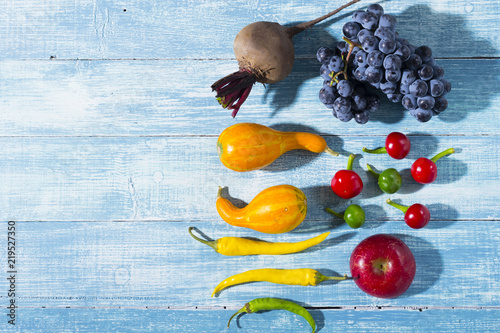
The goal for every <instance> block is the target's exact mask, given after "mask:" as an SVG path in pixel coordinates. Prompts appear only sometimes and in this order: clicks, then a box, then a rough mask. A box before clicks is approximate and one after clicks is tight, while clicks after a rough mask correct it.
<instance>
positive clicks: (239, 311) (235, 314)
mask: <svg viewBox="0 0 500 333" xmlns="http://www.w3.org/2000/svg"><path fill="white" fill-rule="evenodd" d="M243 312H247V310H246V306H244V307H242V308H241V309H239V310H238V311H237V312H235V313H234V314H233V315H232V316H231V318H229V321H228V322H227V328H229V324H230V323H231V320H233V318H234V317H236V316H237V315H239V314H240V313H243Z"/></svg>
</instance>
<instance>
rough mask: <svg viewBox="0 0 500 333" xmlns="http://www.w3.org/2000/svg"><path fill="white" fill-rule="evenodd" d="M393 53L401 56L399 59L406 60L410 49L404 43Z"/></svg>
mask: <svg viewBox="0 0 500 333" xmlns="http://www.w3.org/2000/svg"><path fill="white" fill-rule="evenodd" d="M394 54H395V55H397V56H399V57H400V58H401V61H406V60H408V58H410V55H411V51H410V48H409V47H408V46H406V45H404V44H403V45H401V46H400V47H398V48H397V49H396V51H394Z"/></svg>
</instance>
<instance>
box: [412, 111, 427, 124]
mask: <svg viewBox="0 0 500 333" xmlns="http://www.w3.org/2000/svg"><path fill="white" fill-rule="evenodd" d="M412 111H413V112H411V111H410V114H411V115H412V116H414V117H415V118H416V119H417V120H418V121H420V122H422V123H425V122H428V121H429V120H431V118H432V112H431V110H424V109H420V108H416V109H415V110H412Z"/></svg>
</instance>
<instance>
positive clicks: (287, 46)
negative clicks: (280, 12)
mask: <svg viewBox="0 0 500 333" xmlns="http://www.w3.org/2000/svg"><path fill="white" fill-rule="evenodd" d="M358 1H360V0H353V1H351V2H349V3H347V4H345V5H343V6H341V7H339V8H338V9H336V10H334V11H332V12H330V13H328V14H326V15H323V16H321V17H319V18H317V19H315V20H312V21H309V22H304V23H301V24H298V25H295V26H292V27H284V26H282V25H281V24H279V23H275V22H265V21H261V22H254V23H251V24H249V25H247V26H246V27H244V28H243V29H241V31H240V32H239V33H238V34H237V35H236V38H235V39H234V45H233V48H234V54H235V56H236V60H237V61H238V65H239V68H240V69H239V70H238V71H237V72H234V73H232V74H229V75H228V76H226V77H224V78H222V79H220V80H218V81H217V82H215V83H214V84H212V91H216V92H217V95H216V98H217V100H218V101H219V104H221V105H222V107H223V108H227V109H229V110H233V112H232V114H231V115H232V116H233V118H234V117H235V116H236V114H237V113H238V110H239V109H240V107H241V105H242V104H243V102H245V100H246V99H247V97H248V95H249V94H250V91H251V90H252V86H253V85H254V83H255V82H260V83H276V82H279V81H281V80H283V79H284V78H286V77H287V76H288V74H290V72H291V71H292V67H293V63H294V59H295V51H294V46H293V41H292V38H293V36H295V35H296V34H298V33H299V32H301V31H304V30H305V29H307V28H310V27H312V26H313V25H315V24H316V23H318V22H321V21H323V20H325V19H327V18H329V17H330V16H332V15H334V14H336V13H338V12H339V11H341V10H342V9H344V8H346V7H349V6H351V5H352V4H355V3H356V2H358Z"/></svg>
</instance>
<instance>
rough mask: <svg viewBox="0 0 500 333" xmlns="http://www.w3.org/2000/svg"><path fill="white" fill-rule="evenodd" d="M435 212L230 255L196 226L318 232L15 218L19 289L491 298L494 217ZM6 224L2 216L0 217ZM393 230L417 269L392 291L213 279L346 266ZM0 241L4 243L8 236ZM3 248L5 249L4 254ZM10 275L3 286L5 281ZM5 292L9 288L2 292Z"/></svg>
mask: <svg viewBox="0 0 500 333" xmlns="http://www.w3.org/2000/svg"><path fill="white" fill-rule="evenodd" d="M485 223H488V222H485V221H454V222H449V221H433V222H432V223H431V225H430V226H429V227H428V228H425V229H420V230H413V229H410V228H408V227H407V226H406V225H405V224H404V223H403V222H401V221H390V222H383V223H381V222H373V221H368V222H367V223H366V226H365V227H363V228H361V229H357V230H353V229H350V228H348V227H346V226H345V225H336V224H334V223H332V224H331V225H330V226H328V227H325V228H323V230H331V234H330V236H329V237H328V239H327V240H325V242H324V243H322V244H320V245H318V246H317V247H316V248H311V249H310V250H307V251H304V252H301V253H297V254H293V255H285V256H246V257H227V256H222V255H220V254H217V253H216V252H214V251H213V250H212V249H211V248H209V247H207V246H206V245H204V244H201V243H198V242H196V241H195V240H194V239H192V238H191V237H190V236H189V234H188V232H187V229H188V227H189V226H193V227H196V228H197V229H198V230H200V231H201V232H202V233H203V234H206V235H207V237H210V238H213V239H218V238H220V237H223V236H240V237H258V238H260V239H263V240H268V241H292V242H295V241H300V240H303V239H306V238H309V237H311V236H313V235H317V234H318V232H319V231H316V232H303V233H294V232H292V233H288V234H282V235H262V234H256V233H253V232H250V231H246V230H242V229H238V228H235V227H232V226H229V225H227V224H226V223H224V222H221V221H216V222H194V221H186V222H178V223H163V222H99V223H97V222H76V221H70V222H57V221H51V222H16V225H15V227H16V270H17V275H16V281H17V282H16V283H17V285H16V290H17V293H16V297H17V304H19V306H22V307H23V308H26V307H35V308H40V307H49V308H50V307H66V306H68V307H77V308H79V307H98V308H115V307H149V308H155V307H167V306H168V307H175V308H180V309H185V308H187V307H194V306H198V307H200V306H201V307H204V306H212V307H213V306H218V307H223V306H233V307H234V306H240V305H241V304H244V303H245V302H247V301H248V300H250V299H253V298H257V297H281V298H287V299H294V300H296V301H299V302H305V303H306V304H308V306H314V307H343V306H403V307H404V306H416V307H488V306H497V307H498V305H499V304H498V299H499V296H500V284H499V281H500V279H499V272H500V261H499V260H498V258H499V250H500V248H499V244H500V243H499V236H498V235H499V234H500V224H499V223H498V221H494V222H489V223H488V226H487V228H486V226H485ZM2 225H3V227H4V228H5V229H4V230H6V227H7V224H6V223H2ZM377 233H390V234H394V235H397V236H398V237H400V238H401V239H402V240H403V241H405V242H406V243H407V245H408V246H409V247H410V249H411V250H412V251H413V253H414V256H415V259H416V262H417V274H416V277H415V280H414V282H413V284H412V286H411V287H410V289H409V290H408V291H407V292H406V293H405V294H404V295H403V296H401V297H399V298H396V299H378V298H374V297H371V296H368V295H366V294H364V293H363V292H362V291H360V290H359V289H358V288H357V287H356V286H355V284H354V283H353V281H349V280H347V281H341V282H339V283H333V284H330V283H323V284H321V285H319V286H316V287H302V286H286V285H274V284H270V283H266V282H259V283H251V284H244V285H239V286H235V287H233V288H229V289H226V290H223V291H222V292H221V293H220V294H219V295H218V296H217V297H213V298H212V297H211V293H212V291H213V288H215V286H216V285H217V284H218V283H219V282H220V281H222V280H223V279H225V278H226V277H229V276H231V275H233V274H236V273H240V272H243V271H246V270H249V269H256V268H267V267H269V268H301V267H310V268H314V269H317V270H320V271H321V272H322V273H324V274H333V275H335V274H340V275H343V274H349V257H350V254H351V252H352V250H353V249H354V247H355V246H356V245H357V244H358V243H359V242H360V241H361V240H363V239H364V238H366V237H368V236H370V235H373V234H377ZM1 245H2V246H1V249H2V251H5V250H4V249H6V248H7V246H6V237H2V239H1ZM4 258H5V257H4ZM8 283H9V282H8V281H7V279H2V280H0V290H7V289H6V288H7V285H8ZM1 298H3V299H4V300H5V299H6V298H7V296H6V295H2V296H1Z"/></svg>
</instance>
